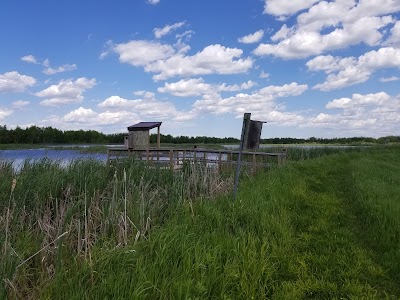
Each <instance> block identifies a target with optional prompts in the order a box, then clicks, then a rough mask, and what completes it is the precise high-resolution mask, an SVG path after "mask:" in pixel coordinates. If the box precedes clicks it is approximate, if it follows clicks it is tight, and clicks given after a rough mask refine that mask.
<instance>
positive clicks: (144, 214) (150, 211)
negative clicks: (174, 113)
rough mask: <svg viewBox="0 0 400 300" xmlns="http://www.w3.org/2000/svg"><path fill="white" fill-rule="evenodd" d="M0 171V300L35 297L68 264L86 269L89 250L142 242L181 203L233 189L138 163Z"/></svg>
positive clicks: (193, 171)
mask: <svg viewBox="0 0 400 300" xmlns="http://www.w3.org/2000/svg"><path fill="white" fill-rule="evenodd" d="M0 169H1V172H0V199H1V200H0V212H1V215H0V228H1V233H0V241H1V245H0V246H1V261H2V265H3V267H2V269H1V271H0V276H1V278H2V279H3V288H2V289H0V298H3V297H5V295H6V294H8V296H11V297H15V298H24V299H27V298H30V297H35V295H36V294H35V291H34V289H35V288H38V287H40V286H41V285H43V284H45V283H46V282H47V281H49V280H51V279H53V278H54V277H55V276H56V275H57V270H58V269H59V268H60V266H61V265H62V266H63V267H65V264H68V263H69V262H70V261H71V258H73V260H78V261H85V262H88V263H89V264H90V262H91V260H92V256H93V251H94V249H114V248H119V247H123V246H125V245H127V244H128V243H129V242H132V241H133V242H134V243H135V242H138V241H140V240H142V239H144V240H146V239H148V238H149V236H150V231H151V229H152V228H154V227H160V226H162V225H163V223H164V222H165V221H166V220H167V219H168V218H169V217H170V215H172V214H174V212H175V211H176V210H177V209H178V207H179V206H180V205H182V203H189V202H191V201H193V200H196V201H201V200H202V199H211V198H212V197H215V196H216V195H217V194H220V193H226V191H227V190H229V189H231V186H232V179H231V178H229V177H227V176H226V175H225V177H224V178H222V177H221V176H220V175H219V174H218V173H217V172H215V170H212V169H208V168H204V167H203V166H202V165H188V166H186V167H185V170H184V171H183V172H174V173H171V171H170V170H164V169H161V168H157V167H152V168H148V167H147V166H146V165H145V164H144V163H142V162H139V161H124V162H119V163H118V164H115V165H112V166H106V165H104V163H101V162H98V161H95V160H77V161H74V162H72V163H71V164H70V165H68V166H63V165H61V164H60V162H57V161H50V160H46V159H43V160H40V161H35V162H33V161H29V160H27V161H25V163H24V164H23V166H22V168H21V170H20V171H19V172H18V173H15V172H14V170H13V168H12V164H11V163H2V164H1V165H0ZM2 296H3V297H2Z"/></svg>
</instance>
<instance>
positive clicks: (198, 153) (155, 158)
mask: <svg viewBox="0 0 400 300" xmlns="http://www.w3.org/2000/svg"><path fill="white" fill-rule="evenodd" d="M238 155H239V151H237V150H227V149H221V150H212V149H200V148H148V149H146V150H139V149H126V148H110V149H108V151H107V163H110V162H111V161H118V160H119V159H126V158H129V157H135V158H137V159H139V160H142V161H147V162H148V163H149V164H153V165H160V166H162V165H163V166H165V167H168V168H170V169H171V170H176V169H180V168H182V166H183V165H184V164H185V163H189V164H192V163H201V164H203V165H205V166H207V167H210V168H216V169H218V170H219V171H220V170H221V169H222V168H224V167H233V166H236V165H237V157H238ZM242 155H243V161H242V162H241V164H242V165H243V166H244V167H247V168H250V169H251V170H254V171H255V170H258V169H263V168H268V167H271V166H272V165H278V166H279V165H282V164H284V163H285V160H286V152H284V151H283V152H278V153H268V152H255V151H242Z"/></svg>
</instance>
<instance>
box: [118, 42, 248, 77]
mask: <svg viewBox="0 0 400 300" xmlns="http://www.w3.org/2000/svg"><path fill="white" fill-rule="evenodd" d="M181 46H182V45H177V48H178V49H175V48H174V47H173V46H171V45H168V44H161V43H159V42H152V41H144V40H134V41H130V42H127V43H121V44H117V45H113V46H112V50H113V51H114V52H115V53H117V54H118V55H119V61H120V62H121V63H128V64H130V65H133V66H136V67H140V66H141V67H143V68H144V70H145V71H146V72H150V73H155V75H154V76H153V79H154V80H166V79H168V78H171V77H176V76H180V77H189V76H196V75H205V74H237V73H244V72H247V71H248V70H249V69H251V68H252V66H253V60H252V59H251V58H250V57H247V58H242V54H243V50H241V49H237V48H227V47H224V46H221V45H219V44H216V45H209V46H207V47H205V48H204V49H203V50H202V51H199V52H197V53H196V54H194V55H192V56H189V55H185V53H186V51H187V50H189V47H186V46H184V47H181Z"/></svg>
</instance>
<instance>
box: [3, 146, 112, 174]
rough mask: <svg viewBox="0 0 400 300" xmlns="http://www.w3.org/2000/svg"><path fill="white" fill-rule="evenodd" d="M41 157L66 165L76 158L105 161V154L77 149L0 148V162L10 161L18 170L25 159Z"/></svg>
mask: <svg viewBox="0 0 400 300" xmlns="http://www.w3.org/2000/svg"><path fill="white" fill-rule="evenodd" d="M43 158H48V159H51V160H56V161H58V162H60V163H61V165H68V164H69V163H70V162H71V161H73V160H76V159H97V160H100V161H104V162H106V161H107V154H100V153H81V152H80V151H79V150H51V149H47V148H38V149H20V150H0V162H1V161H12V162H13V167H14V169H15V170H19V169H20V168H21V167H22V165H23V163H24V161H25V160H32V161H37V160H40V159H43Z"/></svg>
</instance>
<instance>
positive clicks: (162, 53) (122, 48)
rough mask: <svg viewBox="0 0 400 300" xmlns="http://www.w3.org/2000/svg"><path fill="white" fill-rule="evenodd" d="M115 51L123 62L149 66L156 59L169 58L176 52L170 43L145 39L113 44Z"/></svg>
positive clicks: (136, 65)
mask: <svg viewBox="0 0 400 300" xmlns="http://www.w3.org/2000/svg"><path fill="white" fill-rule="evenodd" d="M113 51H114V52H115V53H117V54H118V55H119V61H120V62H121V63H127V64H130V65H132V66H135V67H138V66H147V65H149V64H150V63H154V62H155V61H158V60H164V59H167V58H169V57H171V56H172V55H174V54H175V52H176V51H175V49H174V48H173V47H172V46H170V45H167V44H161V43H159V42H151V41H144V40H134V41H130V42H127V43H122V44H116V45H113Z"/></svg>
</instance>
